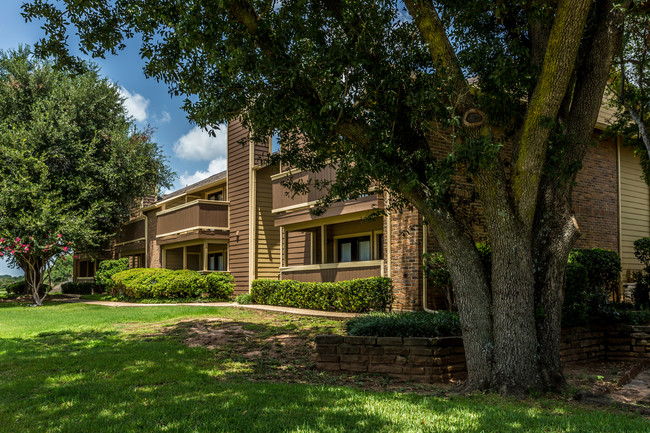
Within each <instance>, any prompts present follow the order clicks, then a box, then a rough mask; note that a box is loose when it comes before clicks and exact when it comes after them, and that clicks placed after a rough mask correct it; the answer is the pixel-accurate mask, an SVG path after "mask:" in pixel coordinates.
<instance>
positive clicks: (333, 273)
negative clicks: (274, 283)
mask: <svg viewBox="0 0 650 433" xmlns="http://www.w3.org/2000/svg"><path fill="white" fill-rule="evenodd" d="M383 264H384V262H383V260H369V261H365V262H344V263H324V264H320V265H305V266H290V267H284V268H280V279H281V280H295V281H301V282H306V283H308V282H312V283H320V282H337V281H345V280H354V279H355V278H370V277H381V276H382V274H383Z"/></svg>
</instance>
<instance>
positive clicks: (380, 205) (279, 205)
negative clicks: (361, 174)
mask: <svg viewBox="0 0 650 433" xmlns="http://www.w3.org/2000/svg"><path fill="white" fill-rule="evenodd" d="M612 114H613V113H612V112H611V111H610V110H607V109H603V110H601V115H600V117H599V121H598V124H597V125H596V130H595V132H594V146H592V147H590V149H589V151H588V152H587V155H586V157H585V159H584V162H583V168H582V169H581V171H580V172H579V174H578V176H577V180H576V185H575V188H574V192H573V207H574V209H573V210H574V212H575V215H576V219H577V221H578V224H579V226H580V230H581V232H582V236H581V237H580V239H579V240H578V242H577V244H576V247H577V248H587V247H599V248H606V249H610V250H614V251H617V252H618V253H619V254H620V255H621V261H622V265H623V274H622V281H623V283H628V282H630V280H631V273H632V272H633V271H634V270H636V269H640V268H641V264H640V263H638V261H637V260H636V258H635V257H634V249H633V242H634V240H636V239H638V238H641V237H645V236H650V190H649V189H648V187H647V185H646V184H645V182H644V181H643V180H642V178H641V166H640V164H639V158H638V157H635V155H634V153H633V151H632V150H631V149H628V148H625V147H622V146H621V143H620V142H619V141H617V140H616V139H603V140H601V139H600V135H601V134H602V131H603V130H604V128H605V125H606V124H607V120H608V118H609V117H611V115H612ZM227 135H228V168H227V171H225V172H222V173H218V174H215V175H213V176H211V177H209V178H207V179H205V180H202V181H200V182H198V183H196V184H193V185H189V186H187V187H185V188H182V189H180V190H178V191H174V192H172V193H169V194H167V195H165V196H163V197H161V198H160V199H158V200H157V201H155V202H144V203H143V205H142V206H141V208H140V209H138V210H137V212H136V213H135V214H134V216H133V218H132V219H131V221H130V222H129V223H127V224H126V225H124V227H122V229H121V230H120V232H119V233H118V234H117V235H116V238H115V242H114V246H113V248H112V251H111V254H110V256H111V257H113V258H119V257H128V258H129V264H130V266H131V267H163V268H168V269H192V270H196V271H199V272H213V271H224V272H230V273H231V274H232V275H233V276H234V277H235V282H236V288H235V293H245V292H248V291H249V289H250V283H251V282H252V281H253V280H255V279H258V278H271V279H292V280H298V281H315V282H319V281H341V280H348V279H353V278H364V277H373V276H385V277H390V278H391V279H392V280H393V286H394V294H395V303H394V305H393V308H394V309H398V310H415V309H422V308H429V309H439V308H443V307H444V304H445V299H444V296H442V294H440V293H435V292H434V291H433V289H432V286H431V285H430V284H428V282H427V280H426V278H425V277H424V273H423V267H422V260H423V254H424V253H427V252H433V251H435V250H436V245H435V240H434V238H433V236H432V234H431V233H430V232H429V230H428V228H427V227H426V225H424V224H423V221H422V217H421V215H419V213H418V212H417V211H416V210H412V209H406V210H404V211H403V212H401V213H395V212H391V213H388V214H386V215H385V216H384V215H383V213H382V212H378V211H382V210H383V209H384V203H385V201H386V200H387V199H388V198H387V197H385V196H383V195H378V194H373V193H372V192H371V193H369V194H367V195H366V196H363V197H360V198H358V199H354V200H345V201H338V202H335V203H333V204H332V206H331V207H330V208H329V209H328V210H327V211H326V212H325V213H324V214H323V215H319V216H315V215H312V213H311V212H310V210H311V208H312V207H313V206H314V205H315V203H316V202H317V201H318V199H320V198H321V197H322V196H323V195H324V194H325V192H324V191H319V190H312V191H310V192H308V193H305V194H300V195H293V194H287V191H286V190H285V187H284V186H283V180H285V179H286V178H287V177H288V176H293V179H295V180H299V179H308V178H311V179H321V180H325V179H327V180H332V179H334V178H335V176H336V170H335V168H333V167H328V168H326V169H324V170H322V171H320V172H318V173H310V172H296V171H295V170H294V171H289V170H286V171H283V170H280V169H278V168H277V167H274V166H265V165H264V160H265V157H266V156H267V155H268V153H269V152H271V151H272V149H271V146H272V145H271V143H270V142H269V144H268V145H266V144H263V145H260V144H257V145H251V144H250V143H249V141H248V131H246V129H245V128H243V127H242V125H241V124H239V123H238V122H231V123H230V124H229V125H228V134H227ZM478 207H479V213H480V204H478ZM476 230H477V233H478V234H477V236H478V237H479V238H480V237H481V231H482V229H481V225H480V223H479V224H478V225H477V227H476ZM95 268H96V262H93V261H92V260H89V258H88V257H83V256H80V258H79V259H77V260H76V261H75V279H76V280H78V281H83V280H88V279H92V276H94V271H93V269H95Z"/></svg>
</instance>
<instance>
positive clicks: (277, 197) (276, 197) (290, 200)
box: [273, 167, 336, 209]
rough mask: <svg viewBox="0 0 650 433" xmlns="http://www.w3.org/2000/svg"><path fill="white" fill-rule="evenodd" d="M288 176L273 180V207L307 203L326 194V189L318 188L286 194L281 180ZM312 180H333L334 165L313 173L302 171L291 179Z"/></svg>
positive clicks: (334, 177)
mask: <svg viewBox="0 0 650 433" xmlns="http://www.w3.org/2000/svg"><path fill="white" fill-rule="evenodd" d="M287 179H288V177H283V178H280V179H276V180H274V181H273V208H274V209H281V208H284V207H287V206H295V205H298V204H303V203H309V202H311V201H315V200H318V199H320V198H322V197H324V196H325V195H327V190H318V189H316V188H311V190H310V191H309V193H307V194H299V195H295V196H293V195H292V194H289V195H287V190H286V188H285V187H284V186H282V182H283V181H286V180H287ZM309 179H312V180H334V179H336V169H335V168H334V167H326V168H324V169H323V170H321V171H319V172H317V173H313V172H309V171H302V172H300V173H296V174H294V175H293V180H294V181H296V182H298V181H307V180H309Z"/></svg>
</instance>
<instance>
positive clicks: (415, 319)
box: [346, 311, 460, 338]
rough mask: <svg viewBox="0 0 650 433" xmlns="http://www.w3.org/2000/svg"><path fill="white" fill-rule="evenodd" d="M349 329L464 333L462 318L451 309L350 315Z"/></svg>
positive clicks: (404, 333) (383, 333)
mask: <svg viewBox="0 0 650 433" xmlns="http://www.w3.org/2000/svg"><path fill="white" fill-rule="evenodd" d="M346 330H347V333H348V335H370V336H377V337H431V338H433V337H448V336H453V335H460V321H459V320H458V314H457V313H452V312H450V311H438V312H436V313H427V312H425V311H415V312H409V313H370V314H365V315H363V316H359V317H355V318H354V319H350V320H349V321H348V322H347V324H346Z"/></svg>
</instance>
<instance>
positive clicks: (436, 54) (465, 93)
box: [404, 0, 474, 113]
mask: <svg viewBox="0 0 650 433" xmlns="http://www.w3.org/2000/svg"><path fill="white" fill-rule="evenodd" d="M404 4H405V5H406V7H407V9H408V11H409V13H410V14H411V16H412V17H413V21H414V22H415V25H416V26H417V28H418V30H419V31H420V35H421V36H422V40H423V41H424V42H426V43H427V44H428V46H429V52H430V54H431V59H432V60H433V64H434V65H436V66H437V67H438V68H440V69H444V70H445V72H446V73H447V74H449V76H450V77H451V78H452V80H453V83H454V85H453V87H454V90H455V93H456V96H457V98H458V101H459V107H458V108H459V111H460V112H461V113H462V112H464V111H465V110H467V109H468V108H472V107H473V105H474V101H473V97H472V95H471V93H470V89H469V85H468V84H467V80H466V79H465V75H464V74H463V70H462V69H461V67H460V64H459V63H458V59H457V58H456V53H455V51H454V49H453V47H452V46H451V42H449V38H448V37H447V33H446V31H445V28H444V27H443V26H442V22H441V21H440V17H439V16H438V12H437V11H436V9H435V7H434V5H433V2H432V1H431V0H405V1H404Z"/></svg>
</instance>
